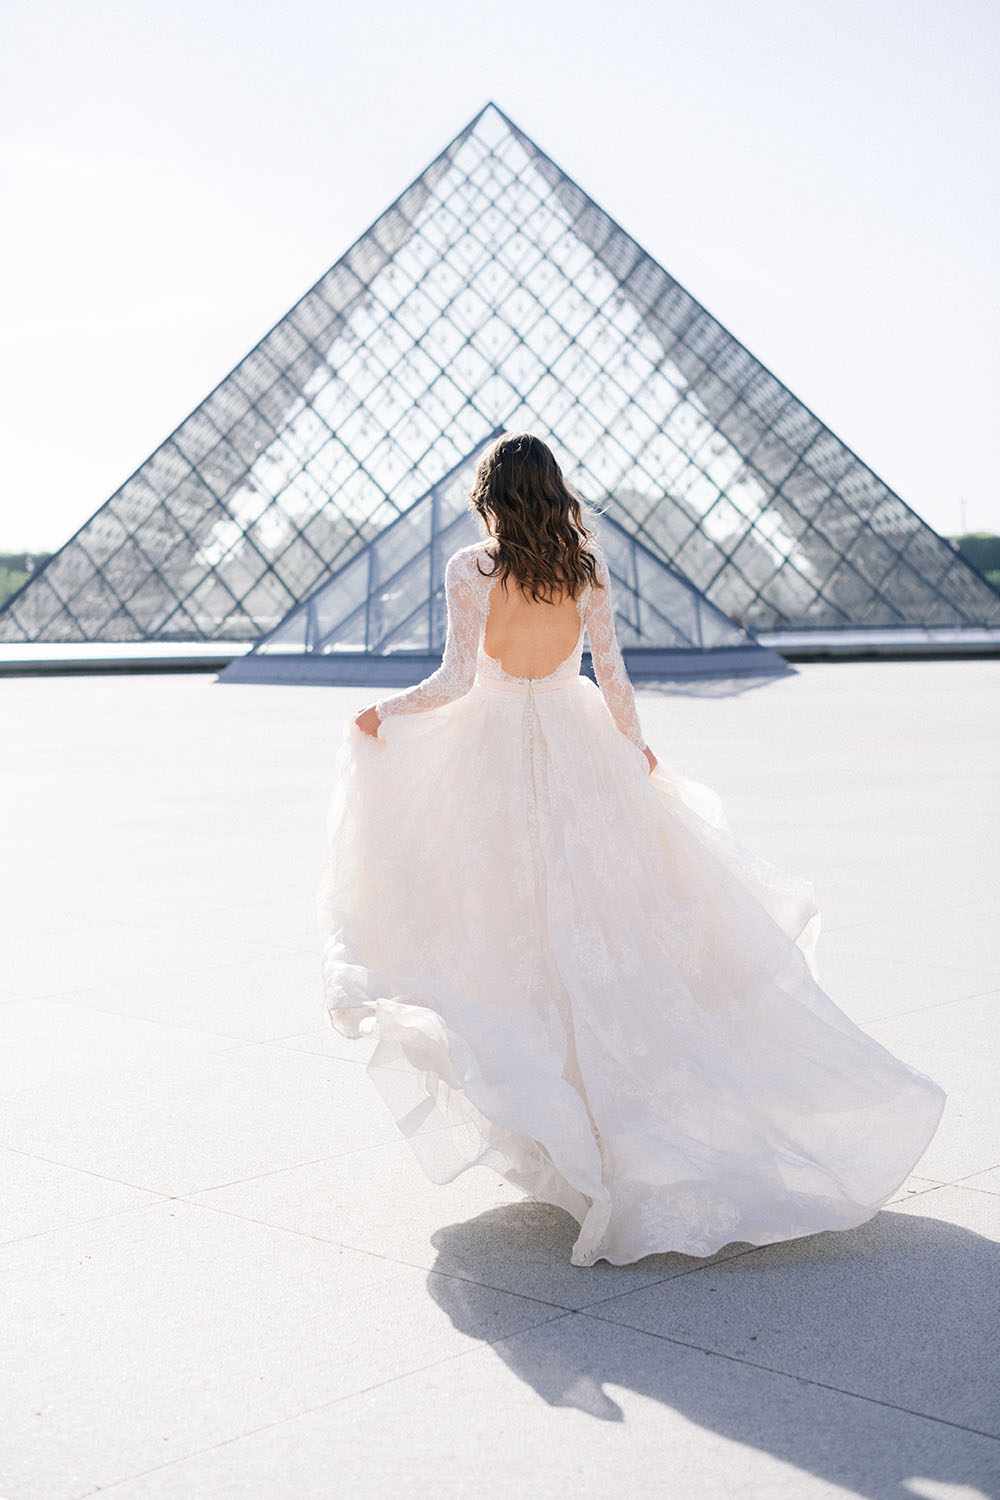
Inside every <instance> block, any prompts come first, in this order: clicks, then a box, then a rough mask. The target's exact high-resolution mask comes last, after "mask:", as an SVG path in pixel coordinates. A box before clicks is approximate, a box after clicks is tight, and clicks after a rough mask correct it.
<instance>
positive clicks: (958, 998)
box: [864, 971, 1000, 1026]
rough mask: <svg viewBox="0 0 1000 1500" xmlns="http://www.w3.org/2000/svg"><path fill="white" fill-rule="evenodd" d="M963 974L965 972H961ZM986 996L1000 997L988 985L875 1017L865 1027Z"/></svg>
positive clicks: (991, 986) (994, 986)
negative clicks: (948, 997)
mask: <svg viewBox="0 0 1000 1500" xmlns="http://www.w3.org/2000/svg"><path fill="white" fill-rule="evenodd" d="M963 972H965V971H963ZM988 995H997V996H1000V990H998V989H997V987H996V985H995V984H993V985H990V986H989V988H988V989H985V990H976V992H975V994H973V995H955V996H954V997H953V999H951V1000H932V1001H931V1003H930V1005H915V1006H913V1008H912V1009H911V1010H894V1011H893V1012H892V1013H891V1015H888V1016H876V1017H875V1019H874V1020H872V1021H866V1022H865V1023H864V1024H865V1025H866V1026H878V1025H879V1024H880V1023H881V1022H882V1021H896V1020H898V1019H899V1017H900V1016H916V1015H920V1014H921V1013H922V1012H923V1011H925V1010H941V1009H942V1007H943V1006H945V1005H961V1003H962V1002H963V1000H982V999H983V998H984V997H986V996H988Z"/></svg>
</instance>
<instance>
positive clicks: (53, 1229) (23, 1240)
mask: <svg viewBox="0 0 1000 1500" xmlns="http://www.w3.org/2000/svg"><path fill="white" fill-rule="evenodd" d="M41 1159H44V1158H41ZM57 1165H58V1163H57ZM93 1175H95V1176H96V1175H97V1174H96V1173H95V1174H93ZM107 1180H108V1181H110V1182H114V1181H115V1180H116V1179H115V1178H108V1179H107ZM124 1185H125V1186H130V1184H128V1183H126V1184H124ZM149 1191H150V1189H149V1188H147V1189H146V1192H149ZM170 1202H173V1199H171V1198H167V1197H160V1199H159V1201H158V1202H156V1203H129V1204H126V1206H125V1207H124V1208H113V1209H111V1210H110V1212H108V1213H104V1214H91V1215H90V1216H89V1217H86V1218H82V1219H71V1220H70V1221H69V1223H68V1224H51V1225H50V1226H49V1228H48V1229H38V1230H36V1231H35V1232H34V1234H19V1235H15V1237H14V1238H13V1239H12V1240H0V1253H2V1252H3V1251H4V1250H6V1249H7V1248H8V1247H9V1246H10V1245H24V1244H27V1242H28V1240H39V1239H41V1238H42V1236H43V1235H46V1234H64V1233H65V1232H66V1231H67V1230H68V1229H80V1228H82V1227H83V1225H85V1224H102V1223H103V1222H104V1221H105V1219H118V1218H121V1216H122V1215H123V1214H137V1213H144V1212H145V1211H146V1209H149V1208H161V1207H162V1206H163V1204H164V1203H170Z"/></svg>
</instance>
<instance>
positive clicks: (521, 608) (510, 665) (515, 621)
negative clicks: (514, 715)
mask: <svg viewBox="0 0 1000 1500" xmlns="http://www.w3.org/2000/svg"><path fill="white" fill-rule="evenodd" d="M581 628H582V622H581V619H580V609H579V605H578V603H577V600H576V599H574V598H573V597H572V596H571V595H570V594H569V593H568V592H567V591H566V590H565V589H564V590H563V592H562V596H561V598H559V599H558V600H557V601H556V602H555V603H552V604H549V603H546V602H545V600H543V599H542V600H538V599H532V598H531V595H530V594H527V595H526V594H525V593H523V592H522V589H521V586H520V584H518V583H516V582H515V580H514V579H513V578H506V579H504V580H503V581H502V582H496V583H494V584H493V586H492V587H491V589H490V594H489V613H488V614H487V617H486V634H485V636H484V638H483V650H484V651H485V652H486V654H487V656H491V657H492V658H493V660H494V661H498V662H499V663H500V665H501V667H502V668H503V670H504V671H505V672H506V673H507V674H508V675H509V676H511V677H548V675H549V674H550V673H551V672H554V671H555V670H556V668H557V667H559V666H561V665H562V663H563V662H564V661H565V660H566V658H567V657H568V656H569V655H570V654H571V652H572V651H573V649H574V648H575V646H576V643H577V641H578V640H579V638H580V631H581Z"/></svg>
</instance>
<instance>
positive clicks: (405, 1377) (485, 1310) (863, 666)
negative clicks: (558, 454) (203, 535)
mask: <svg viewBox="0 0 1000 1500" xmlns="http://www.w3.org/2000/svg"><path fill="white" fill-rule="evenodd" d="M375 696H376V694H375V693H373V692H368V693H365V692H358V691H356V690H342V689H327V688H316V687H311V688H291V687H243V686H232V685H228V686H227V685H222V684H219V683H217V682H216V681H215V680H214V679H213V678H212V677H211V676H169V675H168V676H135V677H114V676H99V677H64V678H57V679H50V680H43V679H24V680H15V679H6V680H0V722H2V724H3V734H2V744H0V778H2V780H0V785H2V788H3V798H2V809H3V822H2V834H3V859H2V862H0V865H2V872H0V923H2V928H3V933H2V946H0V953H2V967H0V998H2V1000H3V1003H2V1004H0V1046H2V1101H0V1171H2V1177H3V1182H2V1190H0V1298H2V1300H3V1310H2V1317H0V1345H2V1361H0V1372H2V1376H0V1406H2V1408H3V1411H2V1420H0V1496H2V1497H3V1500H71V1497H72V1500H75V1497H83V1496H90V1495H93V1494H95V1493H100V1495H101V1496H102V1497H104V1496H107V1497H109V1500H203V1497H204V1500H333V1497H337V1500H339V1497H341V1496H343V1497H345V1500H347V1497H349V1500H368V1497H374V1496H379V1497H383V1496H392V1497H405V1500H409V1497H413V1496H416V1497H421V1500H423V1497H427V1500H430V1497H434V1500H438V1497H446V1500H450V1497H454V1496H462V1497H464V1496H469V1497H475V1500H492V1497H500V1496H502V1497H504V1500H509V1497H514V1496H516V1497H517V1500H561V1497H562V1496H570V1495H574V1496H576V1495H578V1496H585V1497H596V1500H631V1497H633V1496H636V1497H646V1496H650V1497H661V1496H663V1497H677V1500H700V1497H703V1496H712V1497H716V1496H718V1497H720V1500H722V1497H725V1500H730V1497H738V1500H786V1497H787V1500H793V1497H794V1500H799V1497H802V1500H819V1497H828V1496H864V1497H871V1500H909V1497H924V1500H976V1497H981V1496H988V1497H995V1496H997V1495H1000V1319H998V1302H1000V1089H998V1084H997V1078H998V1070H1000V1027H998V1015H1000V941H998V932H1000V904H998V893H1000V855H998V847H1000V839H998V833H1000V816H998V812H1000V808H998V776H997V765H998V744H1000V734H998V731H1000V661H962V662H948V661H923V662H920V661H911V662H886V663H880V662H857V663H814V664H806V665H802V666H800V667H798V668H797V670H796V671H795V672H794V673H793V674H790V675H789V676H787V677H785V678H782V679H780V680H778V681H772V682H770V683H754V684H725V685H721V686H720V685H712V686H705V685H702V686H698V685H691V686H689V687H687V688H684V689H682V690H669V689H661V690H653V689H643V690H641V691H640V693H639V707H640V713H641V716H642V720H643V727H644V729H645V731H646V735H647V738H648V740H649V742H650V744H651V745H652V746H653V748H654V749H655V750H656V752H657V754H658V755H659V756H660V757H661V759H662V760H664V761H665V762H666V763H667V764H668V765H673V766H675V767H676V768H677V769H678V770H679V771H681V772H682V773H683V774H685V775H687V776H690V777H693V778H695V779H696V780H699V781H704V782H707V783H708V784H709V785H711V786H713V787H714V788H715V789H716V790H717V791H719V793H720V794H721V795H722V798H723V801H724V804H725V807H726V811H727V813H728V816H729V818H730V821H731V823H732V825H733V828H734V831H735V833H736V835H737V837H738V838H740V839H741V840H742V841H743V842H744V843H746V844H749V845H750V846H751V847H752V848H754V849H756V850H758V851H759V852H760V853H761V854H763V855H764V856H765V857H767V858H769V859H771V860H773V861H775V862H776V863H779V864H782V865H784V867H785V868H787V869H789V870H792V871H794V872H796V873H798V874H802V875H805V876H807V877H808V878H809V879H811V880H813V881H814V883H815V885H816V889H817V895H818V897H819V900H820V904H821V907H822V912H823V930H822V935H821V937H820V940H819V950H818V958H819V965H820V977H821V981H822V982H823V984H824V986H825V988H826V989H827V990H828V991H829V993H830V994H831V995H832V996H833V997H834V999H835V1000H836V1001H837V1003H838V1004H839V1005H841V1007H842V1008H843V1009H844V1010H845V1011H847V1012H848V1014H849V1015H851V1016H852V1017H853V1018H854V1019H855V1020H856V1021H857V1022H858V1023H859V1024H860V1025H861V1026H863V1027H864V1028H865V1029H866V1030H867V1031H868V1032H870V1033H871V1034H872V1035H873V1036H875V1037H876V1038H877V1039H878V1040H879V1041H880V1042H883V1043H884V1044H885V1045H886V1046H888V1047H889V1048H891V1049H892V1050H893V1051H895V1052H897V1053H898V1055H899V1056H901V1057H903V1058H904V1059H905V1060H906V1061H908V1062H910V1063H912V1064H913V1065H914V1066H916V1067H918V1068H920V1069H922V1070H923V1071H925V1072H927V1073H929V1074H930V1075H931V1076H932V1077H934V1078H935V1079H936V1080H937V1081H938V1082H940V1083H941V1084H942V1085H943V1087H944V1088H945V1089H946V1090H947V1091H948V1095H949V1098H948V1104H947V1107H946V1110H945V1115H944V1118H943V1120H942V1124H941V1127H940V1129H939V1131H938V1134H937V1136H936V1138H935V1139H934V1141H933V1142H932V1144H931V1146H930V1148H929V1149H928V1151H927V1153H926V1155H925V1156H924V1158H923V1159H922V1161H921V1162H920V1163H919V1164H918V1166H917V1169H916V1175H915V1176H914V1177H913V1178H911V1179H910V1181H909V1182H908V1183H907V1184H906V1185H905V1186H904V1188H903V1189H901V1190H900V1193H899V1195H898V1197H897V1198H896V1200H895V1201H894V1202H893V1203H891V1204H890V1205H888V1206H887V1207H886V1209H885V1210H884V1211H883V1212H881V1213H880V1214H878V1215H877V1216H876V1218H875V1219H874V1220H872V1221H871V1222H870V1223H869V1224H867V1225H864V1226H863V1227H861V1228H860V1229H856V1230H852V1231H849V1232H845V1233H841V1234H835V1233H827V1234H821V1235H816V1236H813V1237H810V1238H808V1239H802V1240H797V1241H792V1242H789V1243H786V1244H784V1245H774V1246H767V1247H763V1248H760V1249H752V1248H751V1249H748V1248H747V1247H746V1246H742V1247H739V1246H730V1247H728V1248H727V1249H725V1250H723V1251H721V1252H720V1253H719V1254H718V1255H716V1256H714V1257H712V1258H711V1259H710V1260H707V1261H702V1260H695V1259H692V1258H691V1257H687V1256H681V1255H674V1254H664V1255H659V1256H651V1257H648V1258H647V1259H645V1260H643V1261H641V1262H639V1263H637V1264H636V1265H634V1266H628V1267H615V1266H610V1265H608V1264H607V1263H606V1262H599V1263H598V1264H597V1265H595V1266H593V1267H589V1268H579V1267H574V1266H572V1265H571V1264H570V1261H569V1247H570V1245H571V1243H572V1241H573V1239H574V1237H575V1232H576V1226H575V1224H574V1222H573V1221H572V1220H571V1219H570V1218H569V1217H568V1216H567V1215H566V1214H564V1213H562V1212H561V1211H560V1210H557V1209H554V1208H550V1207H548V1206H546V1205H542V1204H537V1203H532V1202H531V1201H530V1200H527V1199H525V1198H524V1197H523V1195H522V1194H520V1193H519V1192H518V1191H517V1190H515V1189H513V1188H509V1187H507V1186H506V1185H505V1184H504V1183H503V1182H501V1181H500V1179H499V1178H497V1177H495V1176H494V1175H493V1174H491V1173H489V1172H488V1171H486V1170H485V1169H483V1168H478V1169H475V1170H473V1171H472V1172H469V1173H467V1174H466V1175H465V1176H464V1177H462V1178H460V1179H459V1180H458V1181H456V1182H455V1183H453V1184H450V1185H448V1186H446V1187H435V1186H434V1185H432V1184H431V1183H429V1182H428V1181H427V1180H426V1179H425V1178H424V1177H423V1175H422V1173H421V1171H420V1168H419V1167H418V1165H417V1163H416V1161H415V1159H414V1157H413V1155H412V1152H411V1150H410V1148H409V1146H408V1145H407V1144H406V1143H405V1141H403V1140H402V1139H401V1138H400V1137H399V1136H398V1134H397V1132H396V1127H395V1125H394V1123H393V1121H392V1119H391V1117H390V1115H389V1113H388V1111H387V1109H386V1107H385V1105H384V1104H383V1102H382V1099H381V1097H380V1096H379V1095H378V1094H377V1092H376V1091H375V1089H374V1088H373V1087H372V1085H371V1084H370V1082H369V1080H368V1078H367V1076H366V1073H365V1067H364V1064H365V1060H366V1056H367V1052H368V1049H369V1046H370V1044H369V1043H368V1042H367V1041H362V1042H357V1043H351V1042H348V1041H346V1040H345V1039H343V1038H340V1037H339V1036H338V1035H337V1034H336V1033H334V1032H333V1031H332V1028H330V1026H329V1025H328V1023H327V1021H326V1018H325V1015H324V1014H323V1012H322V1008H321V1007H322V1000H321V992H320V987H319V967H318V949H319V944H318V938H317V935H316V931H315V925H314V890H315V886H316V882H317V879H318V875H319V869H320V864H321V861H322V857H323V841H324V818H325V812H326V801H327V795H328V792H329V788H330V781H331V772H332V760H333V755H334V753H335V749H336V746H337V744H338V743H339V737H340V733H341V726H342V723H343V720H344V717H345V715H347V714H348V713H351V712H354V711H356V710H357V709H358V708H360V707H362V706H364V705H365V704H366V703H368V702H371V701H372V700H373V698H374V697H375Z"/></svg>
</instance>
